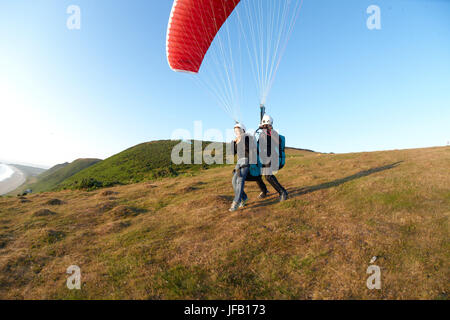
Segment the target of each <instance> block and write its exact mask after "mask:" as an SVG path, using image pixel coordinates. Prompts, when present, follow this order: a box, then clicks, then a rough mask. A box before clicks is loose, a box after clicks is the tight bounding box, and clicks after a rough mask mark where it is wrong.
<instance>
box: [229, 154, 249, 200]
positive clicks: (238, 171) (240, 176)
mask: <svg viewBox="0 0 450 320" xmlns="http://www.w3.org/2000/svg"><path fill="white" fill-rule="evenodd" d="M240 162H241V163H240ZM241 166H244V168H242V167H241ZM249 170H250V168H249V166H248V160H246V161H238V163H237V164H236V168H235V172H234V175H233V180H232V184H233V189H234V200H233V201H234V202H236V203H240V202H241V200H244V201H245V200H247V194H246V193H245V191H244V186H245V178H247V175H248V172H249Z"/></svg>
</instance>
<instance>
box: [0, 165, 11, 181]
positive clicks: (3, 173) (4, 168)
mask: <svg viewBox="0 0 450 320" xmlns="http://www.w3.org/2000/svg"><path fill="white" fill-rule="evenodd" d="M13 174H14V170H13V169H12V168H11V167H10V166H8V165H6V164H3V163H0V182H1V181H3V180H6V179H8V178H10V177H11V176H12V175H13Z"/></svg>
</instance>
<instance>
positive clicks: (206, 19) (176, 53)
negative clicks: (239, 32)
mask: <svg viewBox="0 0 450 320" xmlns="http://www.w3.org/2000/svg"><path fill="white" fill-rule="evenodd" d="M239 1H240V0H216V1H211V0H175V2H174V4H173V7H172V12H171V13H170V19H169V26H168V30H167V59H168V61H169V66H170V67H171V68H172V69H173V70H174V71H184V72H193V73H198V71H199V69H200V66H201V64H202V62H203V59H204V57H205V54H206V52H207V51H208V49H209V47H210V46H211V43H212V42H213V40H214V37H215V36H216V34H217V32H218V31H219V30H220V28H221V27H222V25H223V24H224V22H225V21H226V20H227V19H228V17H229V16H230V14H231V13H232V12H233V10H234V8H235V7H236V5H237V4H238V3H239Z"/></svg>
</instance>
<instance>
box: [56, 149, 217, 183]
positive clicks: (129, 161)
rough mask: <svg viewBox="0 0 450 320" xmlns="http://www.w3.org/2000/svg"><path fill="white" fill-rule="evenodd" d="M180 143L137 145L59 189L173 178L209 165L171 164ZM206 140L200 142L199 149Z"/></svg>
mask: <svg viewBox="0 0 450 320" xmlns="http://www.w3.org/2000/svg"><path fill="white" fill-rule="evenodd" d="M179 143H180V141H179V140H160V141H152V142H146V143H142V144H139V145H136V146H134V147H131V148H129V149H127V150H125V151H123V152H120V153H118V154H116V155H114V156H112V157H110V158H108V159H106V160H103V161H101V162H99V163H97V164H95V165H93V166H92V167H90V168H88V169H86V170H83V171H81V172H79V173H77V174H75V175H73V176H72V177H70V178H69V179H66V180H65V181H64V182H63V183H61V184H60V186H59V187H60V188H62V189H73V188H75V189H77V188H87V189H95V188H97V187H107V186H112V185H116V184H129V183H136V182H141V181H146V180H155V179H158V178H162V177H170V176H172V177H173V176H177V175H179V174H182V173H186V172H192V171H198V170H202V169H206V168H208V167H210V166H207V165H202V166H198V165H189V164H182V165H174V164H173V163H172V160H171V153H172V149H173V148H174V147H175V146H176V145H177V144H179ZM186 143H188V144H191V143H189V142H186ZM209 143H210V142H203V146H202V149H203V148H204V147H205V146H206V145H207V144H209ZM192 149H193V148H192ZM193 158H194V156H193V154H192V155H191V162H193Z"/></svg>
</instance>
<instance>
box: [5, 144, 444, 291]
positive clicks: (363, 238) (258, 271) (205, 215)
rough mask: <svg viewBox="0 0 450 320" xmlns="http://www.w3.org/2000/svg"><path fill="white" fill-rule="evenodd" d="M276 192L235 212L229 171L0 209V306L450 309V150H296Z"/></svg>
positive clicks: (38, 198)
mask: <svg viewBox="0 0 450 320" xmlns="http://www.w3.org/2000/svg"><path fill="white" fill-rule="evenodd" d="M279 180H280V181H281V182H282V183H283V184H284V185H285V186H286V187H287V189H288V191H289V192H290V194H291V198H290V199H289V200H288V201H286V202H284V203H278V201H277V197H276V196H275V194H273V193H272V195H271V196H270V197H269V198H267V199H264V200H257V199H256V197H257V195H258V190H257V188H256V185H255V184H254V183H248V184H247V187H246V189H247V191H248V194H249V197H250V202H249V204H248V206H247V207H246V208H245V209H243V210H239V211H237V212H234V213H229V212H228V211H227V209H228V206H229V205H230V202H231V199H232V191H231V186H230V185H231V167H225V168H216V169H212V170H207V171H204V172H200V173H199V174H197V175H195V176H193V177H177V178H168V179H164V180H161V181H157V182H152V183H140V184H135V185H128V186H120V187H114V188H108V189H107V190H99V191H93V192H83V191H80V192H75V191H63V192H57V193H42V194H33V195H29V196H27V197H26V198H19V199H17V198H0V298H4V299H24V298H25V299H94V298H95V299H119V298H130V299H180V298H188V299H189V298H192V299H198V298H206V299H214V298H217V299H253V298H261V299H273V298H279V299H448V291H449V285H448V284H449V278H450V277H449V276H450V270H449V252H450V250H449V249H450V248H449V226H448V218H449V213H450V148H429V149H416V150H401V151H387V152H374V153H359V154H343V155H328V154H313V153H308V152H302V151H290V153H289V157H288V161H287V166H286V168H285V169H283V170H282V171H280V174H279ZM269 188H270V187H269ZM24 200H25V201H24ZM373 256H376V257H377V260H376V262H375V264H377V265H379V266H380V267H381V270H382V289H381V290H373V291H372V290H368V289H367V287H366V284H365V283H366V279H367V277H368V275H367V274H366V268H367V267H368V266H369V264H370V263H369V262H370V259H371V258H372V257H373ZM73 264H75V265H78V266H80V268H81V272H82V290H80V291H77V290H74V291H70V290H68V289H67V288H66V285H65V282H66V279H67V277H68V275H67V274H66V273H65V271H66V268H67V267H68V266H70V265H73Z"/></svg>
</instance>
